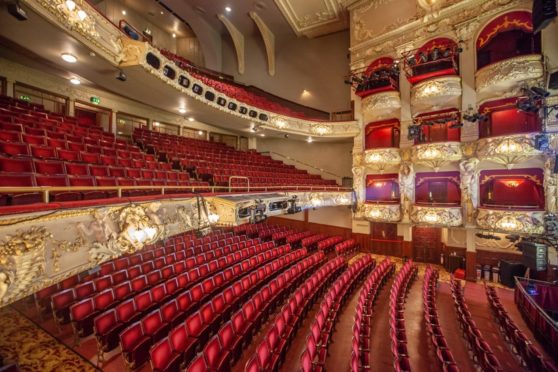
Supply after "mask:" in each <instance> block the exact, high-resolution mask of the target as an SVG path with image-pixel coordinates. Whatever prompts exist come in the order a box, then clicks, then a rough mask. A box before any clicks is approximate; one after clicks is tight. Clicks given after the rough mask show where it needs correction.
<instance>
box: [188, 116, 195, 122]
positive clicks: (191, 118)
mask: <svg viewBox="0 0 558 372" xmlns="http://www.w3.org/2000/svg"><path fill="white" fill-rule="evenodd" d="M195 120H196V119H194V118H193V117H191V116H190V117H189V118H188V121H195Z"/></svg>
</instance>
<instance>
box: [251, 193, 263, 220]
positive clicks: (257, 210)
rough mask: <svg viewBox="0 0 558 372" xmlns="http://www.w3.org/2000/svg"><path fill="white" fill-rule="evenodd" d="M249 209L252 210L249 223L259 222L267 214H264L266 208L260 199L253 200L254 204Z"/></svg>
mask: <svg viewBox="0 0 558 372" xmlns="http://www.w3.org/2000/svg"><path fill="white" fill-rule="evenodd" d="M250 209H251V210H252V215H251V216H250V223H260V222H264V221H265V220H267V215H266V214H265V211H266V209H267V208H266V205H265V203H264V201H263V200H262V199H256V200H254V205H253V206H252V207H250Z"/></svg>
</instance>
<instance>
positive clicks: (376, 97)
mask: <svg viewBox="0 0 558 372" xmlns="http://www.w3.org/2000/svg"><path fill="white" fill-rule="evenodd" d="M361 107H362V115H363V117H364V120H365V121H366V122H369V121H376V120H382V119H387V118H397V117H399V115H400V113H399V112H400V110H401V96H400V94H399V92H381V93H376V94H372V95H370V96H368V97H365V98H364V99H363V100H362V105H361Z"/></svg>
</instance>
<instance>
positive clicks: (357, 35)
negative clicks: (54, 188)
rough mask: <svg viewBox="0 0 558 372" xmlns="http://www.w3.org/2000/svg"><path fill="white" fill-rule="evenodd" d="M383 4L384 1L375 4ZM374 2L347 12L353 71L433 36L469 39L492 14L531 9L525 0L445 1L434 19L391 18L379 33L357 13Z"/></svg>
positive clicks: (416, 17) (419, 17) (416, 15)
mask: <svg viewBox="0 0 558 372" xmlns="http://www.w3.org/2000/svg"><path fill="white" fill-rule="evenodd" d="M385 1H393V0H385ZM383 2H384V0H382V1H380V2H378V3H379V4H382V3H383ZM375 3H376V2H375V1H373V2H360V3H358V4H357V5H356V6H355V8H354V9H352V11H351V32H352V43H351V48H350V51H351V66H352V67H353V68H356V67H358V66H360V67H364V66H366V65H367V64H368V63H369V62H370V61H372V60H374V59H375V58H377V57H379V56H381V55H385V54H390V53H393V52H395V51H396V50H398V49H400V48H401V47H402V46H405V45H411V48H410V49H414V48H416V47H419V46H420V45H422V44H424V42H426V41H427V40H428V39H430V38H432V37H433V36H434V35H436V36H440V35H444V34H445V35H447V36H450V37H454V38H455V39H459V37H463V36H465V37H468V38H470V37H473V36H474V34H475V33H476V31H477V29H478V27H480V26H481V25H482V24H484V23H485V22H486V21H488V20H489V19H490V18H492V17H493V16H495V15H496V14H498V13H500V12H504V11H506V10H509V9H512V8H516V7H524V8H527V9H529V8H531V6H532V4H531V2H530V1H527V0H464V1H447V5H448V6H446V7H445V8H443V9H441V10H440V12H439V16H438V17H436V18H431V17H427V18H425V14H414V15H408V16H407V17H402V18H394V21H393V22H392V23H391V24H389V25H388V26H386V27H384V28H383V29H381V30H373V27H371V26H369V25H367V24H365V23H363V22H362V16H361V15H360V14H358V11H359V9H360V7H359V5H360V4H362V5H363V6H364V7H366V4H370V5H371V6H372V7H374V6H376V4H375ZM380 17H381V15H380ZM425 21H426V22H425ZM463 40H466V39H463Z"/></svg>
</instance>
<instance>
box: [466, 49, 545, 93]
mask: <svg viewBox="0 0 558 372" xmlns="http://www.w3.org/2000/svg"><path fill="white" fill-rule="evenodd" d="M543 72H544V68H543V61H542V56H541V55H540V54H527V55H522V56H518V57H513V58H508V59H505V60H503V61H499V62H495V63H492V64H490V65H488V66H485V67H483V68H481V69H479V70H478V71H477V73H476V75H475V78H476V87H477V101H478V102H483V101H486V100H489V99H496V98H502V97H505V96H509V92H513V91H514V90H515V89H516V88H517V87H518V86H519V85H520V84H521V83H522V82H524V81H533V80H540V79H542V78H543Z"/></svg>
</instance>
